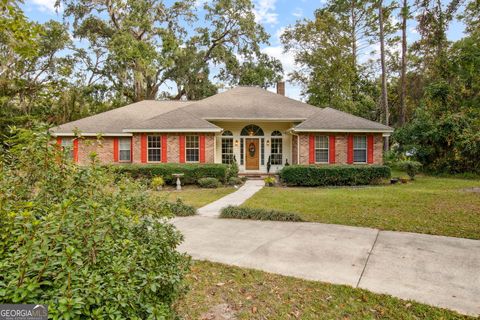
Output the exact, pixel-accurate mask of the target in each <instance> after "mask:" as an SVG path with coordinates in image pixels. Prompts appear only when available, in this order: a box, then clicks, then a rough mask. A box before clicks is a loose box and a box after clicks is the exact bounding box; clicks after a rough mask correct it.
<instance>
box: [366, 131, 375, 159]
mask: <svg viewBox="0 0 480 320" xmlns="http://www.w3.org/2000/svg"><path fill="white" fill-rule="evenodd" d="M373 145H374V137H373V135H372V134H371V135H369V136H368V137H367V162H368V163H373Z"/></svg>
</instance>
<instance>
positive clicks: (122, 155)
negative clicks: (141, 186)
mask: <svg viewBox="0 0 480 320" xmlns="http://www.w3.org/2000/svg"><path fill="white" fill-rule="evenodd" d="M118 159H119V161H122V162H130V161H132V139H131V138H119V139H118Z"/></svg>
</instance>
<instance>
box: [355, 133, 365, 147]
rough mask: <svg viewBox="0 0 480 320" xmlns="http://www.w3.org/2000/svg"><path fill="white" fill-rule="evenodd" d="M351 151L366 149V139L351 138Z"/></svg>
mask: <svg viewBox="0 0 480 320" xmlns="http://www.w3.org/2000/svg"><path fill="white" fill-rule="evenodd" d="M353 149H367V137H366V136H354V137H353Z"/></svg>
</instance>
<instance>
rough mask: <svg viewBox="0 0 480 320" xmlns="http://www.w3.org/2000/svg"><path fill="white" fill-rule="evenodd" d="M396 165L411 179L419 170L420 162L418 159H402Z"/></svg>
mask: <svg viewBox="0 0 480 320" xmlns="http://www.w3.org/2000/svg"><path fill="white" fill-rule="evenodd" d="M397 166H398V167H399V168H400V169H401V170H402V171H405V172H406V173H407V174H408V176H409V177H410V179H411V180H413V179H415V175H416V174H417V173H418V172H419V171H420V168H421V167H422V164H421V163H420V162H418V161H411V160H403V161H400V162H398V163H397Z"/></svg>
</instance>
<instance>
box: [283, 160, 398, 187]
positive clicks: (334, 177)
mask: <svg viewBox="0 0 480 320" xmlns="http://www.w3.org/2000/svg"><path fill="white" fill-rule="evenodd" d="M390 174H391V173H390V168H389V167H387V166H379V165H373V166H359V165H358V166H357V165H348V166H347V165H345V166H340V165H339V166H316V165H293V166H288V167H284V168H283V169H282V170H281V171H280V178H281V179H282V181H283V182H284V183H286V184H287V185H289V186H306V187H318V186H357V185H368V184H376V183H379V182H380V181H381V180H382V179H388V178H390Z"/></svg>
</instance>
